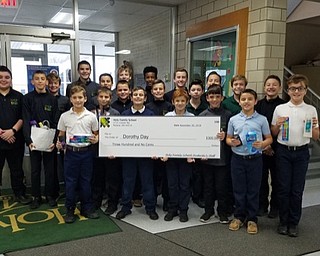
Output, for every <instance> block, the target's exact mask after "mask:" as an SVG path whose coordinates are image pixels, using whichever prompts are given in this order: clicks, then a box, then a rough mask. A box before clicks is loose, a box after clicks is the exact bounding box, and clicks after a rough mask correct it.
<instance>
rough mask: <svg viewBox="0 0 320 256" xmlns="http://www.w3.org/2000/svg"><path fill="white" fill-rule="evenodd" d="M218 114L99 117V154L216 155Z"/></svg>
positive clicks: (149, 155)
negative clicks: (208, 115) (209, 115)
mask: <svg viewBox="0 0 320 256" xmlns="http://www.w3.org/2000/svg"><path fill="white" fill-rule="evenodd" d="M219 131H220V117H177V116H175V117H153V116H150V117H143V116H138V117H137V116H120V117H119V116H113V117H111V116H108V117H101V118H100V129H99V156H102V157H103V156H119V157H152V156H157V157H163V156H167V157H174V158H188V157H190V158H202V157H204V158H220V141H219V139H218V138H217V136H216V135H217V133H218V132H219Z"/></svg>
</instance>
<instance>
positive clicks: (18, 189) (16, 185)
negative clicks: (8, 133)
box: [0, 145, 26, 196]
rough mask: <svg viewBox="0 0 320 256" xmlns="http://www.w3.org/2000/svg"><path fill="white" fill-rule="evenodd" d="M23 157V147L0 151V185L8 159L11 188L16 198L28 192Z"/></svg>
mask: <svg viewBox="0 0 320 256" xmlns="http://www.w3.org/2000/svg"><path fill="white" fill-rule="evenodd" d="M23 155H24V146H23V145H21V147H18V148H15V149H8V150H0V184H1V183H2V169H3V166H4V162H5V160H6V159H7V162H8V166H9V169H10V180H11V188H12V190H13V192H14V194H15V195H16V196H20V195H24V194H25V191H26V187H25V185H24V184H23V179H24V173H23V169H22V162H23Z"/></svg>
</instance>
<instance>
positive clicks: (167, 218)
mask: <svg viewBox="0 0 320 256" xmlns="http://www.w3.org/2000/svg"><path fill="white" fill-rule="evenodd" d="M176 216H178V213H177V212H170V211H169V212H168V213H167V214H166V215H165V216H164V220H165V221H172V220H173V218H174V217H176Z"/></svg>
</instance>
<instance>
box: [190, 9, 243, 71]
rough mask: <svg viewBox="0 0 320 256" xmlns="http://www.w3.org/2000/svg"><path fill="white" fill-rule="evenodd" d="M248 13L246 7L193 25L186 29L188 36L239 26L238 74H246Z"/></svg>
mask: <svg viewBox="0 0 320 256" xmlns="http://www.w3.org/2000/svg"><path fill="white" fill-rule="evenodd" d="M248 15H249V8H244V9H241V10H239V11H235V12H232V13H228V14H225V15H222V16H220V17H217V18H213V19H210V20H207V21H203V22H200V23H197V24H194V25H191V26H190V27H188V28H187V29H186V37H187V38H192V37H196V36H201V35H205V34H209V33H212V32H216V31H219V30H222V29H226V28H230V27H234V26H239V34H238V35H237V36H238V45H237V53H236V54H237V63H236V70H237V73H238V74H242V75H245V71H246V57H247V37H248Z"/></svg>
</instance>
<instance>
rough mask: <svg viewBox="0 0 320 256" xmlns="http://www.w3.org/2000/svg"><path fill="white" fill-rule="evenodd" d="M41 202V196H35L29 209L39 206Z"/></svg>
mask: <svg viewBox="0 0 320 256" xmlns="http://www.w3.org/2000/svg"><path fill="white" fill-rule="evenodd" d="M41 204H42V198H41V197H35V198H33V200H32V202H31V204H30V209H37V208H39V207H40V205H41Z"/></svg>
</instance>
